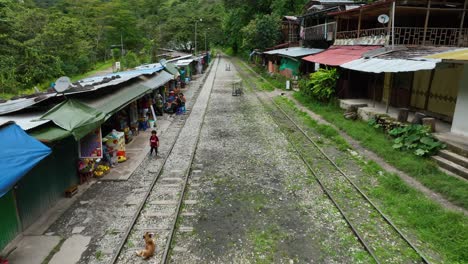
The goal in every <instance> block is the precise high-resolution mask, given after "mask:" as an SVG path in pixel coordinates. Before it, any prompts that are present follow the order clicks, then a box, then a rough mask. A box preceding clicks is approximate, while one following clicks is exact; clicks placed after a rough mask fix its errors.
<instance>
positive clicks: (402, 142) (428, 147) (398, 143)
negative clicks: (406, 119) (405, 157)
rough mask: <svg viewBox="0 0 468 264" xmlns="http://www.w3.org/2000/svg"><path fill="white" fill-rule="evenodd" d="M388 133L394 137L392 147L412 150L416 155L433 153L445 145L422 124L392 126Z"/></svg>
mask: <svg viewBox="0 0 468 264" xmlns="http://www.w3.org/2000/svg"><path fill="white" fill-rule="evenodd" d="M389 134H390V135H391V136H393V137H395V140H394V144H393V148H394V149H402V150H409V151H414V154H416V155H418V156H426V155H433V154H435V153H437V151H439V150H440V149H442V148H444V147H445V145H444V144H442V143H441V142H440V141H439V140H437V139H435V138H434V137H433V136H432V134H431V133H430V131H429V128H428V127H426V126H422V125H405V126H401V127H397V128H394V129H392V130H390V131H389Z"/></svg>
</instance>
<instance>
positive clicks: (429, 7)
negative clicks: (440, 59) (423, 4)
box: [422, 0, 431, 46]
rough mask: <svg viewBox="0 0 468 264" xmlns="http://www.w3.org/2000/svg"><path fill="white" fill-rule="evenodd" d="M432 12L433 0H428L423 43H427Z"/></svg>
mask: <svg viewBox="0 0 468 264" xmlns="http://www.w3.org/2000/svg"><path fill="white" fill-rule="evenodd" d="M430 13H431V0H429V1H428V2H427V9H426V20H425V21H424V34H423V42H422V45H423V46H425V45H426V34H427V25H428V24H429V15H430Z"/></svg>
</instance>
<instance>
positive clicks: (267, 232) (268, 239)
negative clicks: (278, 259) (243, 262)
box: [249, 226, 286, 263]
mask: <svg viewBox="0 0 468 264" xmlns="http://www.w3.org/2000/svg"><path fill="white" fill-rule="evenodd" d="M285 237H286V235H285V234H284V233H282V232H281V231H280V228H279V227H277V226H268V227H266V228H265V229H255V230H251V231H250V232H249V238H250V240H251V242H252V245H253V249H254V254H255V263H273V262H274V260H275V254H276V253H277V252H278V244H279V243H280V242H281V240H282V239H284V238H285Z"/></svg>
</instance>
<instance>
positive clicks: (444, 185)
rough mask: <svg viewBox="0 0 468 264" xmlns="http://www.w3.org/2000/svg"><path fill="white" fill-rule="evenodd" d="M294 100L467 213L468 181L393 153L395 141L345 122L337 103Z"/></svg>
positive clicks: (415, 158)
mask: <svg viewBox="0 0 468 264" xmlns="http://www.w3.org/2000/svg"><path fill="white" fill-rule="evenodd" d="M294 98H295V99H296V100H298V101H299V102H300V103H301V104H302V105H304V106H306V107H307V108H309V109H310V110H312V111H314V112H315V113H317V114H319V115H321V116H322V117H323V118H324V119H325V120H327V121H328V122H330V123H332V124H334V125H335V126H336V127H338V128H339V129H340V130H342V131H344V132H346V133H347V134H348V135H349V136H351V137H352V138H354V139H355V140H357V141H358V142H359V143H360V144H361V145H362V146H364V147H366V148H368V149H370V150H371V151H373V152H375V153H376V154H377V155H379V156H380V157H382V158H383V159H384V160H385V161H386V162H388V163H389V164H391V165H393V166H395V167H396V168H398V169H400V170H402V171H404V172H406V173H407V174H408V175H410V176H411V177H413V178H415V179H417V180H418V181H419V182H421V183H422V184H424V186H426V187H428V188H429V189H431V190H433V191H435V192H438V193H440V194H442V195H443V196H444V197H446V198H447V199H448V200H449V201H451V202H453V203H454V204H457V205H459V206H461V207H463V208H465V209H468V183H467V182H466V181H462V180H459V179H457V178H455V177H452V176H449V175H447V174H446V173H444V172H442V171H440V170H439V168H438V167H437V165H436V164H435V163H434V162H433V161H432V160H430V159H428V158H422V157H418V156H416V155H414V154H413V153H410V152H405V151H398V150H395V149H393V147H392V146H393V141H392V140H391V139H390V138H389V137H388V136H387V135H385V134H384V133H382V132H380V131H379V130H376V129H375V128H373V127H371V126H369V125H368V124H367V123H366V122H362V121H352V120H347V119H345V118H344V117H343V112H344V111H343V110H342V109H340V108H339V106H338V105H337V104H336V103H330V104H323V103H319V102H315V101H312V100H311V99H308V98H306V97H304V96H303V95H302V94H301V93H298V92H296V93H294Z"/></svg>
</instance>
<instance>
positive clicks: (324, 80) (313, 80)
mask: <svg viewBox="0 0 468 264" xmlns="http://www.w3.org/2000/svg"><path fill="white" fill-rule="evenodd" d="M338 77H339V75H338V72H337V70H336V69H335V68H332V69H319V70H318V71H316V72H314V73H312V74H310V79H308V80H303V81H301V82H300V84H299V85H300V88H301V90H302V92H303V93H304V94H306V95H308V96H311V97H313V98H315V99H317V100H319V101H325V102H328V101H330V99H332V98H333V96H334V95H335V86H336V81H337V80H338Z"/></svg>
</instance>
